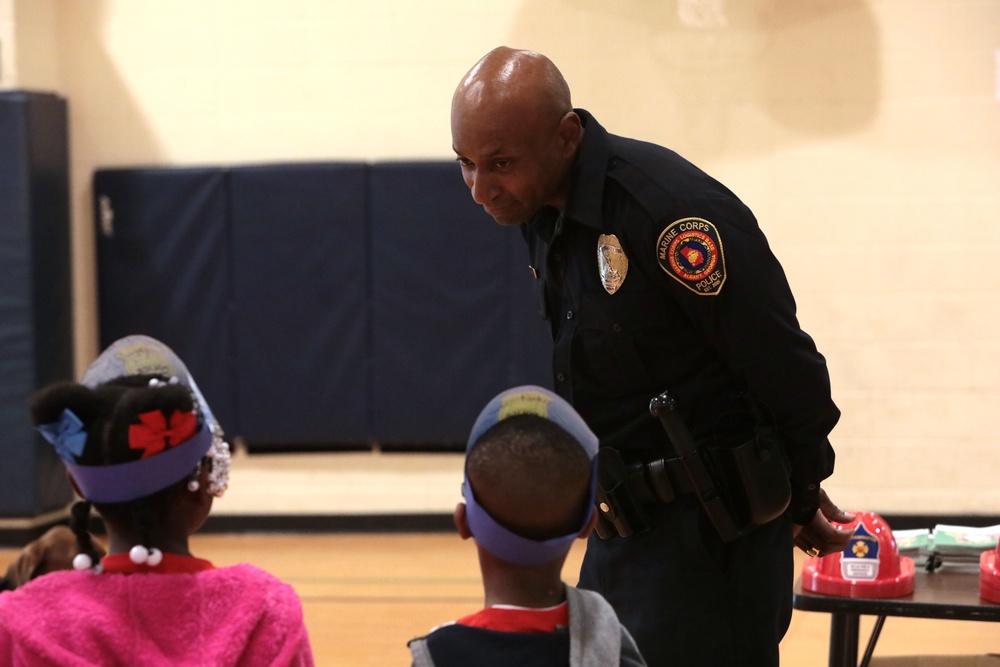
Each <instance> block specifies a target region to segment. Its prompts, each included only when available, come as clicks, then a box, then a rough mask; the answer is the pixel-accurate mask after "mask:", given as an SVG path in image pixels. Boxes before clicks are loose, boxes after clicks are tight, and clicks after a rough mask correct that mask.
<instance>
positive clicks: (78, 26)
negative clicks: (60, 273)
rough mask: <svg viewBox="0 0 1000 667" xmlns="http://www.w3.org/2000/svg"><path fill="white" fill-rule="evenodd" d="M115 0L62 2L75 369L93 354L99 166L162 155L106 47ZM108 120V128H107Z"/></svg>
mask: <svg viewBox="0 0 1000 667" xmlns="http://www.w3.org/2000/svg"><path fill="white" fill-rule="evenodd" d="M111 5H112V3H111V1H110V0H93V1H91V2H72V3H60V4H59V9H58V11H59V32H60V40H59V43H60V48H61V52H60V54H59V55H60V60H61V65H62V68H63V77H62V79H63V86H64V93H65V95H66V97H67V98H68V100H69V115H70V161H71V169H72V178H71V184H72V185H71V187H72V191H71V193H70V194H71V201H72V218H73V222H72V226H73V230H74V231H73V245H74V249H73V265H74V266H73V300H74V321H75V325H74V326H75V328H76V335H75V347H76V359H77V366H78V368H77V374H80V373H82V370H83V368H85V367H86V364H87V363H89V362H90V360H92V359H93V358H94V357H95V356H96V355H97V352H98V351H99V350H98V347H99V341H98V336H99V332H98V331H97V316H96V313H97V308H98V304H97V286H96V269H95V264H96V248H95V239H94V233H93V229H94V221H93V211H92V202H93V186H92V183H91V179H92V176H93V173H94V169H95V168H96V167H99V166H102V165H107V164H124V163H126V162H133V163H134V162H135V161H136V160H137V159H138V160H141V161H143V163H145V164H156V163H158V162H162V159H163V156H164V150H163V147H162V146H161V145H160V144H159V142H158V141H157V140H156V138H155V135H154V133H153V130H152V127H151V126H150V124H149V122H148V121H147V120H146V118H145V117H144V116H143V113H142V110H141V109H140V107H139V105H138V103H137V102H136V99H135V97H134V96H133V94H132V92H131V91H130V90H129V86H128V84H127V82H126V81H125V80H124V79H123V78H122V76H121V73H120V72H119V70H118V67H117V66H116V64H115V62H114V60H113V59H112V57H111V55H110V54H109V53H108V49H107V40H108V34H109V32H110V31H111V30H112V29H113V28H112V26H111V25H110V14H111V13H112V10H111V8H110V7H111ZM109 128H111V129H109Z"/></svg>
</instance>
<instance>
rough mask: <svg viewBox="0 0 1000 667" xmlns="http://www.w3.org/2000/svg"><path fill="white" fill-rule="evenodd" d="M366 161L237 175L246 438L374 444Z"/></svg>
mask: <svg viewBox="0 0 1000 667" xmlns="http://www.w3.org/2000/svg"><path fill="white" fill-rule="evenodd" d="M365 178H366V168H365V166H364V165H363V164H304V165H275V166H259V167H241V168H237V169H233V170H232V171H231V173H230V201H231V211H232V220H233V291H234V295H235V304H236V307H235V310H234V315H235V318H234V322H235V326H236V346H235V355H234V356H235V366H236V374H235V378H236V381H235V390H236V403H237V405H238V409H239V414H240V429H241V432H240V433H241V435H243V436H244V437H245V438H246V439H247V440H248V441H250V442H254V441H264V442H278V443H280V442H290V443H297V444H303V443H323V442H329V441H331V440H336V441H340V442H345V441H346V442H366V441H368V440H369V438H370V436H371V433H370V429H369V427H368V424H369V379H368V355H369V330H370V326H369V312H368V310H369V309H368V305H369V300H368V264H369V258H368V243H369V241H368V234H367V228H366V223H365V220H366V210H365Z"/></svg>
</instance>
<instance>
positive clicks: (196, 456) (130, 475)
mask: <svg viewBox="0 0 1000 667" xmlns="http://www.w3.org/2000/svg"><path fill="white" fill-rule="evenodd" d="M211 446H212V431H211V430H210V429H209V428H208V426H207V425H203V426H202V427H201V430H199V431H198V432H197V433H195V434H194V435H193V436H192V437H190V438H189V439H187V440H185V441H184V442H182V443H181V444H179V445H177V446H175V447H171V448H170V449H168V450H167V451H165V452H160V453H159V454H156V455H155V456H151V457H149V458H148V459H139V460H138V461H130V462H129V463H116V464H114V465H106V466H84V465H78V464H76V463H70V462H69V461H63V463H65V464H66V469H67V470H69V473H70V474H71V475H72V476H73V480H74V481H75V482H76V485H77V486H78V487H80V493H81V494H82V495H83V497H84V498H86V499H87V500H89V501H91V502H93V503H124V502H127V501H129V500H136V499H137V498H143V497H145V496H148V495H151V494H153V493H156V492H157V491H162V490H163V489H165V488H167V487H168V486H170V485H171V484H173V483H175V482H178V481H180V480H182V479H184V478H185V477H187V476H188V475H190V474H191V471H193V470H194V469H195V467H196V466H197V465H198V462H199V461H201V459H202V457H204V456H205V453H206V452H207V451H208V449H209V447H211Z"/></svg>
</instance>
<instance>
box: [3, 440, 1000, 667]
mask: <svg viewBox="0 0 1000 667" xmlns="http://www.w3.org/2000/svg"><path fill="white" fill-rule="evenodd" d="M366 471H367V472H366ZM460 481H461V456H458V455H441V454H435V455H431V456H413V455H370V454H353V455H334V456H331V455H296V456H264V455H260V456H258V455H254V456H246V455H245V454H244V455H241V456H239V457H237V460H236V463H235V465H234V471H233V485H232V491H231V493H229V494H227V496H226V497H225V498H223V499H222V500H221V501H219V502H218V503H217V505H216V508H215V510H214V512H213V513H216V512H218V513H220V514H230V515H233V514H239V513H241V512H246V513H252V514H260V513H263V512H266V511H272V512H275V513H278V514H288V513H291V512H306V511H309V512H313V513H319V512H324V513H327V514H329V513H334V512H362V511H367V512H372V513H379V512H387V513H388V512H433V513H444V512H450V511H451V509H452V508H453V507H454V504H455V502H457V500H458V499H459V498H458V487H459V483H460ZM389 489H392V491H391V492H390V491H389ZM362 491H364V492H362ZM583 550H584V543H583V542H582V541H580V542H577V543H576V545H575V546H574V549H573V551H572V552H571V554H570V558H569V560H568V561H567V564H566V567H565V569H564V579H565V580H566V581H567V582H568V583H575V581H576V576H577V572H578V571H579V566H580V561H581V559H582V557H583ZM192 551H193V552H194V553H195V554H196V555H198V556H200V557H202V558H208V559H209V560H211V561H212V562H214V563H215V564H216V565H219V566H224V565H230V564H234V563H238V562H250V563H254V564H255V565H258V566H259V567H262V568H264V569H266V570H268V571H270V572H272V573H273V574H275V575H276V576H278V577H280V578H281V579H283V580H285V581H287V582H289V583H290V584H291V585H292V586H293V587H294V588H295V590H296V591H297V592H298V594H299V596H300V597H301V599H302V603H303V609H304V613H305V620H306V624H307V626H308V629H309V633H310V638H311V641H312V645H313V651H314V654H315V657H316V664H317V665H320V666H321V667H368V666H372V667H374V666H376V665H378V666H379V667H382V666H384V665H408V664H409V653H408V651H407V648H406V642H407V640H408V639H410V638H412V637H415V636H418V635H421V634H424V633H426V632H427V631H429V630H430V629H431V628H432V627H434V626H435V625H438V624H440V623H443V622H446V621H449V620H452V619H454V618H456V617H459V616H462V615H465V614H468V613H470V612H472V611H475V610H476V609H478V608H479V607H480V606H481V604H482V589H481V586H480V583H479V571H478V566H477V562H476V553H475V547H474V545H473V544H472V543H471V542H466V541H462V540H460V539H459V538H458V536H457V535H455V534H454V533H450V532H433V533H368V532H366V533H353V534H352V533H322V534H281V533H272V534H254V533H250V534H199V535H196V536H194V537H193V539H192ZM16 553H17V550H16V549H0V571H3V570H5V569H6V567H7V564H8V563H9V561H10V560H11V559H12V558H13V557H14V556H15V555H16ZM796 563H797V565H798V566H801V554H798V555H797V560H796ZM796 569H797V570H798V567H797V568H796ZM873 621H874V619H873V618H871V617H862V625H861V642H862V650H863V645H864V643H865V642H866V641H867V637H868V633H869V632H870V629H871V626H872V624H873ZM828 633H829V616H828V615H826V614H820V613H812V612H802V611H795V612H794V614H793V617H792V623H791V627H790V628H789V630H788V634H787V635H786V637H785V639H784V641H783V642H782V644H781V655H782V665H783V666H784V667H812V666H822V665H825V664H826V662H827V659H826V658H827V649H828V637H829V635H828ZM990 652H994V653H997V652H1000V623H997V624H993V623H981V622H967V621H940V620H925V619H903V618H890V619H888V620H887V621H886V623H885V626H884V628H883V631H882V635H881V639H880V640H879V644H878V648H877V650H876V652H875V655H876V656H888V655H917V654H920V655H931V654H933V655H943V654H948V655H954V654H984V653H990Z"/></svg>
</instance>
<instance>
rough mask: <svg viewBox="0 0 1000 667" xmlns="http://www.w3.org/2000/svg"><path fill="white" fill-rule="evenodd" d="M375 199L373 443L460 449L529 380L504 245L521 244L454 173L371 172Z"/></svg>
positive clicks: (445, 169) (449, 167)
mask: <svg viewBox="0 0 1000 667" xmlns="http://www.w3.org/2000/svg"><path fill="white" fill-rule="evenodd" d="M369 201H370V206H371V220H370V224H371V237H372V264H371V271H372V340H373V355H372V395H373V402H372V408H373V411H374V415H375V420H374V422H373V424H372V427H373V429H374V431H373V432H374V436H375V438H376V440H378V441H380V442H412V441H413V440H414V439H422V440H426V441H431V442H463V441H464V440H465V437H466V436H467V434H468V430H469V428H470V427H471V424H472V422H473V421H474V420H475V417H476V415H477V414H478V412H479V410H480V409H481V408H482V406H483V405H485V403H486V402H487V401H488V400H489V399H490V398H492V396H493V395H495V394H496V393H498V392H499V391H501V390H502V389H505V388H507V387H508V386H509V385H510V384H511V383H512V382H514V381H517V380H519V379H521V375H522V373H521V370H522V369H521V367H520V365H519V364H517V363H516V351H515V350H514V347H515V345H516V339H514V338H512V335H511V334H512V330H515V329H516V326H515V324H514V323H513V322H512V318H513V316H514V314H515V313H514V311H515V310H517V309H516V305H515V304H514V303H512V299H511V298H510V297H511V292H510V291H509V289H508V287H509V284H510V281H511V273H512V267H511V265H510V253H509V252H508V246H509V244H510V243H511V242H512V241H513V242H516V243H518V244H520V245H522V246H523V241H521V238H520V236H519V235H518V234H517V232H516V230H512V229H504V228H502V227H500V226H499V225H497V224H496V223H495V222H493V220H492V219H490V218H489V217H488V216H487V215H486V214H485V212H484V211H483V210H482V208H481V207H480V206H478V205H476V204H475V203H474V202H473V201H472V198H471V197H470V196H469V190H468V188H466V187H465V185H464V183H463V182H462V179H461V175H460V172H459V170H458V167H457V166H456V165H455V164H454V163H440V162H436V163H397V164H393V163H382V164H374V165H372V167H371V178H370V191H369ZM521 251H522V253H524V255H523V256H524V257H526V252H525V251H524V249H523V248H522V249H521ZM521 264H522V265H524V264H525V262H521ZM525 273H527V269H525ZM523 296H524V298H525V299H526V300H530V293H529V292H527V291H526V292H525V293H524V295H523ZM535 319H537V316H536V317H535ZM532 321H533V320H532Z"/></svg>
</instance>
